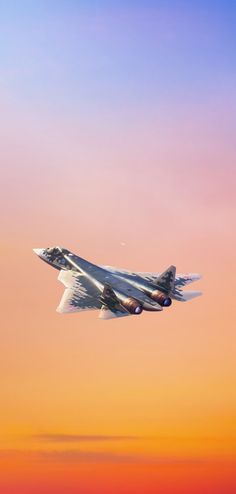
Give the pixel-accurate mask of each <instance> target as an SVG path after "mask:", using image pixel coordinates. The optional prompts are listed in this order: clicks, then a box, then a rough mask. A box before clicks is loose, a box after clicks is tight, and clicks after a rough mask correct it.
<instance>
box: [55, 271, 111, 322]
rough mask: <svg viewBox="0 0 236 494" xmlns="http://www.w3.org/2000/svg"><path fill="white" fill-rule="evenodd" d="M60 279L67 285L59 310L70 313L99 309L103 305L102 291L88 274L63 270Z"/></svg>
mask: <svg viewBox="0 0 236 494" xmlns="http://www.w3.org/2000/svg"><path fill="white" fill-rule="evenodd" d="M58 280H59V281H61V282H62V283H63V285H65V286H66V290H65V291H64V293H63V296H62V299H61V301H60V304H59V306H58V307H57V312H61V313H70V312H80V311H83V310H98V309H100V308H101V307H102V302H101V301H100V300H99V297H100V294H101V293H100V291H99V290H98V289H97V288H96V287H95V286H94V285H93V284H92V283H91V282H90V281H89V280H88V278H87V277H86V276H83V275H81V274H78V273H77V272H75V271H72V270H69V271H64V270H61V271H60V273H59V276H58Z"/></svg>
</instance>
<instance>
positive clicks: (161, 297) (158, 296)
mask: <svg viewBox="0 0 236 494" xmlns="http://www.w3.org/2000/svg"><path fill="white" fill-rule="evenodd" d="M150 297H151V298H152V299H153V300H155V302H158V304H160V305H161V306H162V307H169V306H170V305H171V304H172V300H171V298H170V297H168V296H167V295H165V293H163V292H160V290H154V291H153V292H152V293H151V294H150Z"/></svg>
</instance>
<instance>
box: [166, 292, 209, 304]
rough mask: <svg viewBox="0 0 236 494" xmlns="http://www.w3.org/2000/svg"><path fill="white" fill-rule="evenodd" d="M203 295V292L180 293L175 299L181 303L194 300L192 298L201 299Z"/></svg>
mask: <svg viewBox="0 0 236 494" xmlns="http://www.w3.org/2000/svg"><path fill="white" fill-rule="evenodd" d="M200 295H202V292H191V291H188V292H179V293H178V294H175V295H174V296H173V298H174V299H175V300H178V301H179V302H187V301H188V300H192V298H196V297H200Z"/></svg>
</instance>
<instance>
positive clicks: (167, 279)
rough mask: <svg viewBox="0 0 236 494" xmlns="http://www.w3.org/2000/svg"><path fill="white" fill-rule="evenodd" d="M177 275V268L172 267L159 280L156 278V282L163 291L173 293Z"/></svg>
mask: <svg viewBox="0 0 236 494" xmlns="http://www.w3.org/2000/svg"><path fill="white" fill-rule="evenodd" d="M175 275H176V267H175V266H170V267H169V268H167V269H166V271H164V273H162V274H160V276H158V278H156V280H155V282H156V284H157V286H158V288H160V289H161V290H164V291H165V292H172V291H173V290H174V287H175Z"/></svg>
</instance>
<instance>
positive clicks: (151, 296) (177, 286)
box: [34, 247, 201, 319]
mask: <svg viewBox="0 0 236 494" xmlns="http://www.w3.org/2000/svg"><path fill="white" fill-rule="evenodd" d="M34 251H35V252H36V254H37V255H38V256H39V257H40V258H41V259H42V260H44V261H45V262H46V263H48V264H50V265H51V266H52V267H54V268H56V269H58V270H59V271H60V273H59V276H58V279H59V281H61V282H62V283H63V284H64V286H65V287H66V289H65V291H64V294H63V296H62V299H61V301H60V304H59V306H58V308H57V311H58V312H61V313H70V312H80V311H84V310H100V316H99V317H100V318H102V319H110V318H113V317H122V316H128V315H138V314H141V313H142V312H143V310H146V311H157V312H158V311H162V310H163V308H164V307H168V306H169V305H171V303H172V299H175V300H179V301H186V300H189V299H190V298H194V297H196V296H198V295H200V294H201V293H200V292H183V291H182V288H183V287H184V286H185V285H187V284H188V283H191V282H192V281H196V280H198V279H199V278H200V276H199V275H197V274H190V275H176V269H175V267H174V266H170V267H169V268H168V269H167V270H166V271H165V272H164V273H162V274H160V273H136V272H130V271H126V270H123V269H117V268H113V267H110V266H97V265H95V264H92V263H90V262H89V261H87V260H85V259H83V258H81V257H79V256H77V255H75V254H73V253H72V252H70V251H68V250H67V249H64V248H61V247H53V248H48V249H34Z"/></svg>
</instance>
